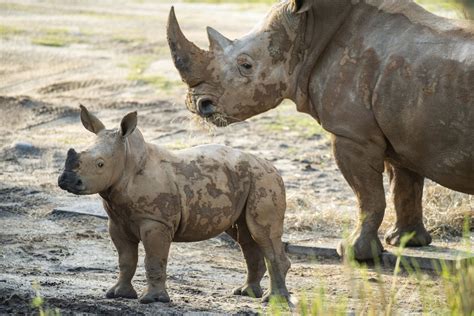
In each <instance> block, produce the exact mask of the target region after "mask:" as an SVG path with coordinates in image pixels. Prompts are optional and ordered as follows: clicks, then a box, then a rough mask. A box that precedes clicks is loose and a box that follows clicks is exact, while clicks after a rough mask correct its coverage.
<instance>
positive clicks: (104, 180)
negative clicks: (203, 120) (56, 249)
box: [58, 106, 290, 303]
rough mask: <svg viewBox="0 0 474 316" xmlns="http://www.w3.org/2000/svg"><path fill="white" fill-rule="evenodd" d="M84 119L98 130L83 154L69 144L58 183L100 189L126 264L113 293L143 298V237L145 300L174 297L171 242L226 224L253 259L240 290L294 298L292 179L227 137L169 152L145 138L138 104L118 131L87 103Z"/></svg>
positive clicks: (210, 233)
mask: <svg viewBox="0 0 474 316" xmlns="http://www.w3.org/2000/svg"><path fill="white" fill-rule="evenodd" d="M81 120H82V122H83V125H84V127H85V128H86V129H88V130H89V131H91V132H93V133H95V134H96V135H97V137H96V139H95V141H94V143H93V144H92V145H91V146H89V147H88V148H87V149H85V150H84V151H81V152H80V153H77V152H76V151H75V150H74V149H70V150H69V152H68V156H67V160H66V163H65V170H64V172H63V173H62V175H61V176H60V177H59V179H58V184H59V186H60V187H61V188H62V189H64V190H67V191H69V192H71V193H74V194H95V193H98V194H100V196H101V197H102V199H103V204H104V208H105V210H106V211H107V214H108V215H109V232H110V236H111V238H112V241H113V243H114V245H115V247H116V248H117V252H118V255H119V269H120V274H119V278H118V281H117V284H116V285H114V286H113V287H112V288H111V289H110V290H109V291H108V292H107V294H106V296H107V297H108V298H116V297H124V298H136V297H137V293H136V292H135V290H134V288H133V286H132V284H131V280H132V277H133V275H134V274H135V269H136V266H137V260H138V243H139V242H140V241H141V242H142V243H143V245H144V248H145V253H146V257H145V270H146V277H147V283H148V287H147V289H146V290H145V292H144V293H143V295H142V296H141V297H140V302H142V303H151V302H156V301H161V302H168V301H169V300H170V298H169V296H168V293H167V291H166V286H165V281H166V265H167V259H168V252H169V247H170V244H171V242H191V241H199V240H204V239H208V238H211V237H214V236H217V235H218V234H220V233H223V232H226V233H228V234H229V235H230V236H232V237H233V238H234V239H235V240H236V241H237V242H238V243H239V244H240V246H241V248H242V252H243V254H244V257H245V260H246V263H247V280H246V282H245V283H244V285H243V286H241V287H239V288H237V289H235V290H234V294H236V295H247V296H255V297H262V296H263V300H264V301H268V300H269V298H270V297H271V296H280V297H283V298H286V299H289V294H288V290H287V288H286V284H285V278H286V273H287V271H288V269H289V268H290V261H289V260H288V258H287V256H286V254H285V251H284V246H283V244H282V241H281V236H282V234H283V220H284V214H285V210H286V200H285V187H284V184H283V180H282V178H281V176H280V175H279V173H278V171H277V170H276V168H275V167H274V166H272V165H271V163H270V162H268V161H266V160H264V159H261V158H258V157H255V156H253V155H250V154H247V153H244V152H241V151H238V150H234V149H232V148H230V147H226V146H220V145H205V146H198V147H193V148H190V149H186V150H181V151H177V152H170V151H168V150H166V149H164V148H161V147H159V146H156V145H153V144H150V143H146V142H145V140H144V139H143V136H142V134H141V133H140V131H139V130H138V129H137V128H136V125H137V113H136V112H133V113H129V114H127V115H126V116H125V117H124V118H123V119H122V122H121V125H120V128H118V129H113V130H109V129H105V127H104V125H103V124H102V122H101V121H100V120H99V119H98V118H97V117H95V116H94V115H92V114H91V113H89V112H88V110H87V109H86V108H85V107H83V106H81ZM267 268H268V272H269V275H270V283H271V284H270V289H269V291H268V292H267V293H266V294H265V295H263V293H262V289H261V287H260V281H261V279H262V277H263V275H264V274H265V272H266V271H267Z"/></svg>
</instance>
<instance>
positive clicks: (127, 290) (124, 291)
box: [105, 284, 137, 299]
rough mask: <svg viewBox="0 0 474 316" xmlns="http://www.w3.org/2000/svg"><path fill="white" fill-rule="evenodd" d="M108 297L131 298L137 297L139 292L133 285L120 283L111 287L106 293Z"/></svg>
mask: <svg viewBox="0 0 474 316" xmlns="http://www.w3.org/2000/svg"><path fill="white" fill-rule="evenodd" d="M105 297H106V298H130V299H135V298H137V292H136V291H135V289H134V288H133V286H132V285H131V284H130V285H127V286H121V285H119V284H117V285H115V286H113V287H112V288H110V289H109V290H108V291H107V293H106V294H105Z"/></svg>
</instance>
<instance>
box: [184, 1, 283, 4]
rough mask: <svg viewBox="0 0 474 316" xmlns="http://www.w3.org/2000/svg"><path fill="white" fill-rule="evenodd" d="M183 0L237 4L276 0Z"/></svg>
mask: <svg viewBox="0 0 474 316" xmlns="http://www.w3.org/2000/svg"><path fill="white" fill-rule="evenodd" d="M184 2H191V3H238V4H248V3H276V2H277V1H276V0H246V1H242V0H184Z"/></svg>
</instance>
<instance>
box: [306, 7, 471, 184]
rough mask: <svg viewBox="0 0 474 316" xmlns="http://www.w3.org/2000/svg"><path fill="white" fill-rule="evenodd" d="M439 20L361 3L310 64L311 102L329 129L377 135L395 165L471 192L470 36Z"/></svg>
mask: <svg viewBox="0 0 474 316" xmlns="http://www.w3.org/2000/svg"><path fill="white" fill-rule="evenodd" d="M427 14H429V13H427ZM437 19H439V20H437ZM446 23H448V24H449V23H450V22H449V20H444V19H441V18H438V17H435V16H431V17H430V19H429V21H427V19H426V18H425V19H423V23H422V22H420V23H417V22H416V21H413V19H409V18H408V17H407V16H406V15H404V14H399V13H389V12H384V11H383V10H382V11H381V10H378V8H376V7H373V6H369V5H367V4H360V5H359V6H357V7H356V8H355V9H354V12H353V13H352V15H351V16H350V17H349V19H348V21H347V22H346V23H345V24H344V25H343V27H342V28H341V29H340V31H339V33H338V34H337V36H336V38H335V40H334V41H333V42H332V44H330V46H329V47H328V49H327V51H326V53H325V55H324V56H323V57H322V59H321V61H320V62H319V63H318V64H317V67H316V68H315V73H314V76H313V78H312V81H311V93H312V100H313V102H314V104H315V106H316V108H317V112H318V114H319V117H320V121H321V124H322V125H323V127H325V128H326V129H327V130H329V131H330V132H333V133H334V134H336V135H343V136H346V137H351V138H356V140H358V141H364V140H367V138H376V137H378V136H376V135H379V134H380V133H381V134H382V135H383V137H385V138H386V140H388V153H389V155H390V156H391V157H390V158H391V159H393V160H394V161H396V162H398V163H400V164H402V165H403V166H405V167H408V168H410V169H413V170H415V171H417V172H419V173H421V174H423V175H425V176H427V177H429V178H432V179H433V180H435V181H437V182H439V183H441V184H443V185H445V186H448V187H451V188H453V189H456V190H460V191H463V192H469V193H473V192H474V187H473V186H474V157H473V155H474V147H473V146H474V56H473V52H474V36H473V35H472V34H473V33H471V32H470V30H462V29H456V27H455V26H453V27H452V28H450V27H444V29H446V30H445V31H443V30H441V28H440V27H438V26H439V25H446ZM357 138H358V139H357Z"/></svg>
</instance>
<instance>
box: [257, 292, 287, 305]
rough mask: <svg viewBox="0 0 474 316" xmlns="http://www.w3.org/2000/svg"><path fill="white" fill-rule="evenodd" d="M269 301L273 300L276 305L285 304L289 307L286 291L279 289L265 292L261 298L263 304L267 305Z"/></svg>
mask: <svg viewBox="0 0 474 316" xmlns="http://www.w3.org/2000/svg"><path fill="white" fill-rule="evenodd" d="M271 300H275V301H276V302H277V303H287V304H289V305H290V306H291V304H290V303H291V299H290V293H288V291H287V290H286V289H281V290H277V291H273V292H270V291H266V292H265V295H264V296H263V297H262V302H263V303H269V302H270V301H271Z"/></svg>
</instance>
